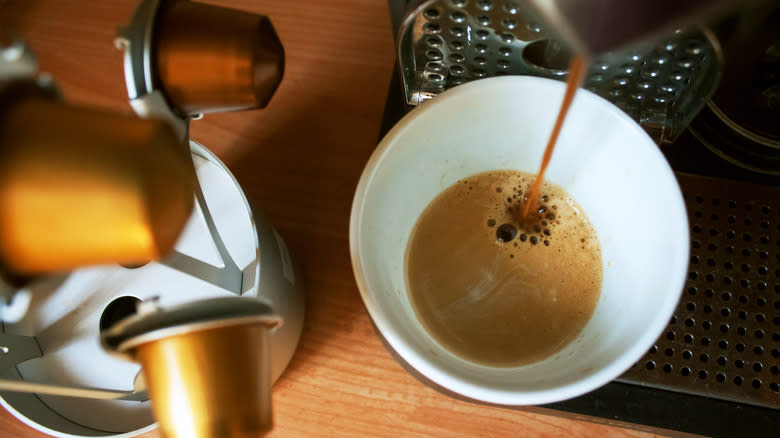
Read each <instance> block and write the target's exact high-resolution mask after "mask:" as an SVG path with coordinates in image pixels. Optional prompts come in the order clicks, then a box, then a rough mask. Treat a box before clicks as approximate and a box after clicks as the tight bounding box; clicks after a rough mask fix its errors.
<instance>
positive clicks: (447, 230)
mask: <svg viewBox="0 0 780 438" xmlns="http://www.w3.org/2000/svg"><path fill="white" fill-rule="evenodd" d="M534 178H535V175H532V174H529V173H524V172H518V171H512V170H497V171H490V172H484V173H479V174H476V175H473V176H470V177H468V178H465V179H462V180H460V181H458V182H457V183H455V184H454V185H452V186H450V187H449V188H447V189H445V190H444V191H443V192H442V193H440V194H439V195H438V196H437V197H436V198H435V199H434V200H433V201H432V202H431V203H430V204H429V205H428V207H427V208H426V209H425V210H424V211H423V213H422V214H421V215H420V217H419V218H418V220H417V222H416V224H415V226H414V228H413V230H412V233H411V235H410V238H409V242H408V244H407V248H406V254H405V275H406V284H407V290H408V295H409V299H410V301H411V303H412V307H413V308H414V311H415V313H416V315H417V317H418V319H419V320H420V321H421V323H422V324H423V326H424V327H425V330H426V331H427V332H428V333H429V334H430V335H431V336H432V337H433V338H434V339H435V340H436V341H437V342H438V343H439V344H441V345H442V346H443V347H444V348H446V349H447V350H448V351H450V352H452V353H453V354H455V355H457V356H459V357H461V358H462V359H465V360H467V361H470V362H473V363H476V364H480V365H484V366H490V367H517V366H522V365H527V364H531V363H534V362H538V361H541V360H544V359H545V358H548V357H550V356H552V355H554V354H555V353H557V352H559V351H560V350H562V349H563V348H564V347H565V346H566V345H568V344H569V343H570V342H572V341H573V340H574V339H576V338H577V336H578V335H579V333H580V332H581V331H582V329H583V327H584V326H585V325H586V324H587V322H588V321H589V320H590V318H591V316H592V314H593V311H594V309H595V307H596V303H597V302H598V299H599V296H600V293H601V281H602V260H601V249H600V244H599V240H598V238H597V236H596V232H595V230H594V229H593V227H592V226H591V224H590V222H589V221H588V218H587V216H586V215H585V212H584V211H583V210H582V208H581V207H580V206H579V205H578V204H577V203H576V201H575V200H574V199H572V198H571V196H569V195H568V194H567V193H566V192H565V191H564V190H563V189H562V188H561V187H559V186H557V185H554V184H551V183H549V182H545V183H544V184H543V185H542V187H541V192H540V194H541V196H540V198H539V199H538V201H537V203H536V205H535V206H534V210H533V211H531V213H530V214H528V215H527V216H525V217H524V218H523V219H522V220H519V218H520V215H519V214H518V213H519V212H520V211H521V209H522V208H523V206H524V203H525V202H528V201H527V196H525V195H526V194H527V193H528V192H529V190H530V186H531V185H532V182H533V180H534Z"/></svg>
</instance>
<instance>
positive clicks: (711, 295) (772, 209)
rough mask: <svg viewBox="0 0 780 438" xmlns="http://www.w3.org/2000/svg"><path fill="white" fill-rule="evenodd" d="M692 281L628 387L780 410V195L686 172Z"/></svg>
mask: <svg viewBox="0 0 780 438" xmlns="http://www.w3.org/2000/svg"><path fill="white" fill-rule="evenodd" d="M677 176H678V181H679V182H680V186H681V188H682V190H683V194H684V196H685V200H686V205H687V209H688V217H689V222H690V227H691V260H690V265H689V273H688V281H687V283H686V285H685V290H684V291H683V296H682V299H681V301H680V304H679V305H678V307H677V311H676V312H675V314H674V316H673V317H672V319H671V321H670V322H669V325H668V327H667V329H666V332H665V333H664V335H663V336H662V337H661V338H660V339H658V341H657V342H656V344H655V345H654V346H653V347H652V348H651V349H650V350H649V351H648V352H647V354H646V355H645V356H644V358H643V359H642V360H641V361H640V362H638V363H637V364H635V365H634V366H633V367H632V368H631V369H630V370H629V371H628V372H626V373H625V374H624V375H623V376H622V377H621V378H620V379H619V380H620V381H623V382H627V383H632V384H637V385H644V386H649V387H657V388H662V389H667V390H673V391H678V392H685V393H689V394H694V395H701V396H707V397H712V398H717V399H722V400H729V401H735V402H740V403H746V404H752V405H758V406H764V407H769V408H774V409H779V408H780V188H774V187H767V186H761V185H754V184H747V183H741V182H734V181H728V180H719V179H713V178H707V177H702V176H695V175H686V174H677Z"/></svg>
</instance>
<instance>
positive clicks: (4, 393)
mask: <svg viewBox="0 0 780 438" xmlns="http://www.w3.org/2000/svg"><path fill="white" fill-rule="evenodd" d="M191 29H198V30H199V32H196V33H194V34H193V33H192V32H190V30H191ZM0 43H2V44H0V55H2V56H0V101H2V105H1V106H2V111H0V156H1V157H0V169H2V172H1V173H2V176H0V205H2V208H0V211H2V212H1V213H0V323H1V325H0V327H1V328H2V330H0V404H2V405H3V407H4V408H6V409H7V410H8V411H9V412H10V413H12V414H13V415H14V416H16V417H17V418H18V419H19V420H20V421H22V422H24V423H26V424H28V425H30V426H31V427H33V428H35V429H38V430H40V431H42V432H44V433H47V434H50V435H54V436H60V437H82V436H117V437H118V436H123V437H124V436H127V437H129V436H134V435H136V434H139V433H143V432H145V431H148V430H151V429H153V428H155V427H156V426H157V425H159V426H160V428H161V431H162V433H163V435H164V436H167V437H178V436H181V437H185V436H186V437H214V436H225V435H226V434H229V435H230V436H236V437H238V436H258V435H262V434H263V433H265V432H267V431H268V430H269V429H270V428H271V425H272V419H271V398H270V391H271V385H272V384H273V382H274V381H275V380H276V379H277V378H278V377H279V376H280V375H281V373H282V371H283V370H284V369H285V368H286V366H287V364H288V362H289V361H290V359H291V358H292V356H293V353H294V351H295V349H296V346H297V343H298V339H299V338H300V334H301V331H302V327H303V307H304V303H303V290H302V285H301V282H300V277H299V274H298V272H297V268H296V267H295V263H294V260H293V259H292V256H291V255H290V253H289V252H288V250H287V247H286V245H285V243H284V240H283V239H282V237H281V235H279V233H278V232H277V231H276V230H275V229H274V228H273V227H272V226H271V224H270V223H269V221H268V220H267V219H266V218H265V217H264V216H263V214H262V212H261V211H260V210H259V209H258V208H257V205H256V204H255V203H254V202H252V200H251V199H248V198H247V196H246V195H245V193H244V192H243V190H242V189H241V186H240V185H239V183H238V181H236V179H235V178H234V177H233V175H232V174H231V173H230V170H229V169H228V168H227V167H226V166H225V165H224V164H223V163H222V162H221V161H220V160H219V159H218V158H217V157H216V156H215V155H214V154H213V153H211V152H210V151H209V150H208V149H207V148H206V147H205V146H203V145H201V144H199V143H197V142H195V141H194V140H192V139H190V136H189V132H188V131H189V129H188V127H189V123H190V121H191V120H194V119H198V118H200V117H202V116H203V115H204V114H208V113H212V112H217V111H236V110H245V109H256V108H262V107H264V106H266V105H267V104H268V102H269V100H270V99H271V97H272V95H273V94H274V92H275V90H276V88H277V87H278V85H279V83H280V81H281V79H282V76H283V71H284V50H283V47H282V45H281V42H280V41H279V39H278V37H277V36H276V33H275V32H274V29H273V26H272V25H271V23H270V21H269V20H268V18H267V17H264V16H260V15H257V14H251V13H246V12H242V11H238V10H232V9H226V8H222V7H217V6H211V5H207V4H202V3H198V2H191V1H189V0H143V1H141V2H140V3H139V4H138V6H137V8H136V11H135V14H134V16H133V17H132V20H131V21H130V22H129V23H128V25H127V26H124V27H122V28H120V29H119V32H118V36H117V38H116V40H115V42H114V43H115V46H116V47H117V49H120V50H123V51H124V57H125V58H124V61H125V62H124V70H125V79H126V84H127V90H128V97H129V99H130V103H131V106H132V107H133V109H134V110H135V112H136V114H137V116H132V117H131V116H127V115H121V114H114V113H110V112H106V111H101V110H98V109H93V108H81V107H77V106H73V105H69V104H68V103H67V102H65V101H64V100H63V99H62V98H61V96H60V95H59V93H58V91H57V88H56V86H55V81H54V80H53V79H52V78H51V77H49V76H48V75H43V74H40V73H39V72H38V71H37V63H36V60H35V57H34V54H33V51H32V50H30V48H29V47H27V46H26V45H25V44H24V42H23V41H21V40H20V39H19V38H17V37H16V36H14V35H12V34H10V33H5V32H0ZM110 44H111V42H110V41H107V42H106V45H107V46H109V47H110ZM150 400H151V402H150Z"/></svg>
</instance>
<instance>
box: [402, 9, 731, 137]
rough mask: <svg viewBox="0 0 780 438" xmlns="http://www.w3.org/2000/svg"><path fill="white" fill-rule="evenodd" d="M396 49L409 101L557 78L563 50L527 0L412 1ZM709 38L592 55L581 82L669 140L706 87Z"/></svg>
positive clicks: (712, 68)
mask: <svg viewBox="0 0 780 438" xmlns="http://www.w3.org/2000/svg"><path fill="white" fill-rule="evenodd" d="M399 38H400V39H399V41H398V55H399V63H400V67H401V69H400V71H401V72H402V79H403V83H404V92H405V94H406V99H407V102H408V103H409V104H410V105H417V104H418V103H420V102H421V101H424V100H426V99H429V98H432V97H434V96H435V95H437V94H439V93H441V92H443V91H445V90H446V89H449V88H452V87H454V86H457V85H459V84H462V83H465V82H469V81H472V80H476V79H480V78H485V77H491V76H499V75H533V76H542V77H548V78H553V79H565V78H566V75H567V71H566V68H567V66H568V60H569V56H570V53H569V52H568V50H567V49H566V48H565V47H564V46H563V45H562V43H560V42H559V41H558V40H556V39H555V38H554V33H553V32H551V31H550V30H549V29H546V28H545V27H544V26H543V25H542V24H541V20H540V19H539V18H537V17H536V13H535V11H534V10H533V8H531V7H530V5H529V3H528V2H517V1H509V0H439V1H427V2H422V3H420V4H419V5H418V6H417V7H416V8H414V9H412V10H410V11H409V12H408V14H407V15H406V17H405V19H404V22H403V24H402V25H401V28H400V33H399ZM716 46H717V42H715V41H714V40H713V39H712V38H710V37H709V36H708V35H707V34H706V32H704V33H703V32H702V31H700V30H698V29H690V30H686V31H678V32H677V33H675V34H674V35H671V36H670V37H669V38H668V39H666V40H665V41H662V42H660V43H657V44H654V45H647V46H641V47H639V46H637V47H634V48H632V49H631V50H630V51H626V52H620V53H609V54H605V55H602V56H599V57H598V58H596V59H594V60H593V62H592V63H591V67H590V69H589V71H588V74H587V76H586V79H585V83H584V87H585V88H587V89H589V90H591V91H593V92H594V93H596V94H598V95H600V96H602V97H604V98H605V99H607V100H609V101H611V102H613V103H614V104H615V105H617V106H618V107H620V108H621V109H622V110H623V111H625V112H626V113H627V114H629V115H630V116H631V117H632V118H634V119H635V120H636V121H638V122H640V123H641V124H642V125H643V127H645V129H647V130H648V132H649V133H650V134H651V135H652V136H654V138H655V139H656V140H661V139H673V138H674V137H676V135H678V134H679V133H680V132H681V131H682V129H683V128H684V127H685V126H687V124H688V122H690V119H691V118H692V117H693V116H694V115H695V114H696V113H698V111H699V109H701V107H702V105H704V103H705V102H706V101H707V100H708V98H709V96H710V95H711V94H712V93H713V92H714V90H715V87H716V85H717V82H718V78H719V76H720V60H719V57H718V55H717V51H718V49H717V48H716Z"/></svg>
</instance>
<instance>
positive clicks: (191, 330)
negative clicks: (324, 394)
mask: <svg viewBox="0 0 780 438" xmlns="http://www.w3.org/2000/svg"><path fill="white" fill-rule="evenodd" d="M279 324H280V320H279V318H278V317H276V316H273V315H272V314H271V313H270V309H269V308H268V306H266V305H265V304H263V303H262V302H259V301H257V300H255V299H253V298H238V297H235V298H217V299H211V300H204V301H199V302H196V303H192V304H186V305H183V306H179V307H176V308H174V309H169V310H162V309H155V310H154V311H152V312H151V313H150V312H143V311H142V312H141V313H139V314H138V315H136V316H132V317H130V318H128V319H126V320H123V321H121V322H120V323H118V324H117V325H116V326H114V327H112V328H111V329H109V330H108V332H106V334H104V335H103V338H102V340H103V345H104V347H105V348H107V349H108V350H109V351H114V352H117V353H119V354H122V355H124V356H126V357H128V358H130V359H132V360H134V361H137V362H139V363H140V364H141V367H142V370H143V375H144V379H145V381H146V386H147V390H148V392H149V398H150V400H151V401H152V411H153V413H154V416H155V419H156V420H157V422H158V424H159V426H160V430H161V431H162V434H163V435H164V436H165V437H167V438H185V437H186V438H218V437H234V438H243V437H247V438H249V437H258V436H262V435H263V434H264V433H266V432H267V431H269V430H270V429H271V427H272V417H271V371H270V357H269V352H270V349H269V339H268V337H269V334H270V332H271V331H272V330H273V328H274V327H276V326H278V325H279Z"/></svg>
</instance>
